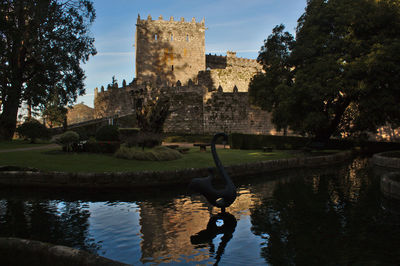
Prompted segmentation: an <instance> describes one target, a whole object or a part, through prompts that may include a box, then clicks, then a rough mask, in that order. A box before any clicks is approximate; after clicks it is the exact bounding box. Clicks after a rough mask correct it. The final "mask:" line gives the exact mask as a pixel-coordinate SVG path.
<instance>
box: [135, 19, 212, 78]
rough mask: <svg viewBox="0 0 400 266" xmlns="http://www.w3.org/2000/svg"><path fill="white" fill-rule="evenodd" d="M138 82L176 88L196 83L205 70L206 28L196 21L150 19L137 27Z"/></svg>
mask: <svg viewBox="0 0 400 266" xmlns="http://www.w3.org/2000/svg"><path fill="white" fill-rule="evenodd" d="M135 49H136V79H137V80H139V81H141V82H145V81H151V82H154V81H156V79H157V78H159V79H160V80H161V81H163V82H164V81H166V82H167V83H168V84H174V83H176V82H177V81H178V80H180V81H181V82H182V84H186V83H187V81H188V80H189V79H195V78H196V77H197V73H198V72H199V71H200V70H205V24H204V20H203V21H201V22H200V23H198V22H196V21H195V19H194V18H193V20H192V21H191V22H186V21H184V19H183V18H182V19H181V20H180V21H175V20H174V18H173V17H171V18H170V20H169V21H165V20H163V18H162V17H161V16H160V17H159V19H158V20H152V18H151V16H149V17H148V18H147V19H145V20H142V19H140V16H139V17H138V19H137V24H136V36H135Z"/></svg>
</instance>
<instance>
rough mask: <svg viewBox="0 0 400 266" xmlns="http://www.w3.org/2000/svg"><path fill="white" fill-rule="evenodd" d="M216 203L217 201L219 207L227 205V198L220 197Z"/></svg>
mask: <svg viewBox="0 0 400 266" xmlns="http://www.w3.org/2000/svg"><path fill="white" fill-rule="evenodd" d="M215 203H217V206H218V207H225V200H224V199H223V198H218V199H217V200H216V201H215Z"/></svg>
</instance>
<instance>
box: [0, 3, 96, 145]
mask: <svg viewBox="0 0 400 266" xmlns="http://www.w3.org/2000/svg"><path fill="white" fill-rule="evenodd" d="M94 18H95V11H94V8H93V3H92V2H91V1H90V0H44V1H43V0H32V1H24V0H7V1H1V2H0V77H1V80H0V99H1V105H2V108H1V110H2V112H1V114H0V139H11V138H12V136H13V134H14V131H15V127H16V118H17V112H18V108H19V106H20V104H21V103H22V102H24V101H25V102H27V103H28V104H30V105H31V106H32V107H36V106H40V105H43V104H45V103H46V102H48V100H49V96H50V95H51V93H49V92H50V91H51V90H52V89H53V88H54V87H59V88H62V89H61V90H58V92H59V95H58V96H59V98H60V102H61V103H62V105H66V104H72V103H73V102H74V101H75V100H76V97H77V95H78V94H79V95H82V94H84V92H85V90H84V84H83V80H84V78H85V75H84V72H83V70H82V69H81V67H80V63H81V62H82V63H85V62H86V61H87V60H88V59H89V56H90V55H95V54H96V50H95V48H94V39H93V38H91V37H90V35H89V31H88V30H89V26H90V24H91V23H92V22H93V21H94Z"/></svg>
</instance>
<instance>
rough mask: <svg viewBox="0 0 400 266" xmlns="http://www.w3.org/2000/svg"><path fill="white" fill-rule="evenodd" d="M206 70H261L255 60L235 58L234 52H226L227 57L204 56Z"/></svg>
mask: <svg viewBox="0 0 400 266" xmlns="http://www.w3.org/2000/svg"><path fill="white" fill-rule="evenodd" d="M206 67H207V69H208V68H209V69H224V68H227V67H247V68H255V69H259V70H260V71H261V70H262V66H261V65H260V64H259V63H258V62H257V60H256V59H248V58H242V57H236V52H231V51H227V55H226V56H223V55H216V54H214V55H212V54H208V55H206Z"/></svg>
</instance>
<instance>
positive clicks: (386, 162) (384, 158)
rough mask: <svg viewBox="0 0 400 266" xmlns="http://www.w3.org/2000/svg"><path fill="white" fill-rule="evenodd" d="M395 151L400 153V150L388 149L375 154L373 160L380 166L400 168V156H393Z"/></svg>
mask: <svg viewBox="0 0 400 266" xmlns="http://www.w3.org/2000/svg"><path fill="white" fill-rule="evenodd" d="M393 153H399V154H400V151H397V152H393V151H388V152H381V153H377V154H374V156H372V162H373V163H374V164H375V165H378V166H382V167H388V168H394V169H400V158H399V157H396V156H392V154H393Z"/></svg>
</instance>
